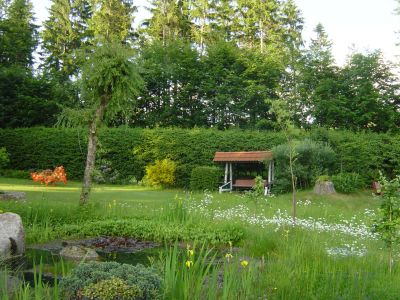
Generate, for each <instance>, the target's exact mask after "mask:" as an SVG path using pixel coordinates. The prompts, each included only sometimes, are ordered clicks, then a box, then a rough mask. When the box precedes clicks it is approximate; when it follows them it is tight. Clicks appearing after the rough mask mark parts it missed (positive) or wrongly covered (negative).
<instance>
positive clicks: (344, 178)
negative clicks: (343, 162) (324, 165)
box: [332, 173, 364, 194]
mask: <svg viewBox="0 0 400 300" xmlns="http://www.w3.org/2000/svg"><path fill="white" fill-rule="evenodd" d="M332 182H333V185H334V186H335V190H336V191H337V192H339V193H344V194H350V193H354V192H356V191H357V190H359V189H361V188H363V187H364V183H363V182H364V180H363V179H362V178H361V176H360V174H357V173H340V174H337V175H334V176H332Z"/></svg>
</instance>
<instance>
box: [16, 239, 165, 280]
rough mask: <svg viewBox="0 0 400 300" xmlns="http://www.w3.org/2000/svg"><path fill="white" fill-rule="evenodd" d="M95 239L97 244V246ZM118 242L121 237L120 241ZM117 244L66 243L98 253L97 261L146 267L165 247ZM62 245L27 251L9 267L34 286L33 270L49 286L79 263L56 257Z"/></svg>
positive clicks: (138, 243) (134, 243) (147, 244)
mask: <svg viewBox="0 0 400 300" xmlns="http://www.w3.org/2000/svg"><path fill="white" fill-rule="evenodd" d="M99 239H101V240H100V242H101V243H99ZM120 239H121V238H120ZM119 242H121V240H119V241H117V242H116V240H115V239H114V238H97V239H87V240H81V241H70V242H68V245H82V246H85V247H91V248H93V249H94V250H96V252H97V253H98V254H99V259H98V261H115V262H118V263H125V264H132V265H136V264H139V263H140V264H143V265H150V263H151V261H154V260H157V259H158V258H159V257H160V254H161V253H163V252H164V251H165V247H161V246H160V245H158V244H154V243H149V242H137V241H134V240H123V241H122V244H121V245H120V246H119ZM65 244H66V243H65V242H62V241H56V242H52V243H50V244H47V245H38V246H35V247H32V248H28V249H27V250H26V252H25V255H24V257H21V258H18V259H16V260H14V261H13V262H12V263H11V265H10V267H11V268H12V269H13V270H14V271H18V272H22V273H23V277H24V279H25V280H26V281H28V282H31V283H34V280H35V275H34V274H35V270H36V275H37V274H38V273H39V272H38V270H39V269H40V276H41V280H42V281H43V282H45V283H48V284H50V285H53V284H54V281H55V279H60V278H61V276H62V274H65V273H68V271H69V270H71V269H73V268H74V267H75V266H76V265H77V264H79V263H80V262H79V261H71V260H68V259H65V258H62V257H61V256H60V255H59V252H60V250H61V249H62V247H63V245H64V246H65Z"/></svg>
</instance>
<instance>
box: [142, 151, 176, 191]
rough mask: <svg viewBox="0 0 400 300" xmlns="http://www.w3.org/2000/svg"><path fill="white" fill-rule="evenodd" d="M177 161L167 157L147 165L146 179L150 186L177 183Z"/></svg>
mask: <svg viewBox="0 0 400 300" xmlns="http://www.w3.org/2000/svg"><path fill="white" fill-rule="evenodd" d="M175 171H176V163H175V162H173V161H172V160H170V159H168V158H166V159H163V160H156V161H155V162H154V164H151V165H148V166H146V176H145V177H144V181H145V183H146V184H149V185H150V186H172V185H173V184H174V183H175Z"/></svg>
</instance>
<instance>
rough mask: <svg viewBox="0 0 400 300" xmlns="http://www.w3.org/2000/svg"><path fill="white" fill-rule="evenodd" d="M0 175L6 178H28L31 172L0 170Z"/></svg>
mask: <svg viewBox="0 0 400 300" xmlns="http://www.w3.org/2000/svg"><path fill="white" fill-rule="evenodd" d="M1 175H2V176H4V177H7V178H18V179H30V178H31V172H29V171H25V170H11V169H4V170H1Z"/></svg>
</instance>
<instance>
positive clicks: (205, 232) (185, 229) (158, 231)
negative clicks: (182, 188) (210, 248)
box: [55, 219, 244, 245]
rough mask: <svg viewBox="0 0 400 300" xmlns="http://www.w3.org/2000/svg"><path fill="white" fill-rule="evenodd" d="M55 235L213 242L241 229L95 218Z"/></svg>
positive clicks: (224, 240)
mask: <svg viewBox="0 0 400 300" xmlns="http://www.w3.org/2000/svg"><path fill="white" fill-rule="evenodd" d="M55 232H56V236H57V235H59V236H66V237H68V236H69V237H85V236H102V235H103V236H131V237H135V238H138V239H142V240H152V241H158V242H161V241H169V242H173V241H177V240H178V241H193V240H197V241H202V242H207V243H209V244H213V245H219V244H224V243H228V241H232V242H237V241H240V240H241V239H242V238H243V235H244V232H243V228H241V227H240V226H238V225H233V224H232V225H229V224H221V226H218V227H216V226H212V225H211V224H205V223H185V224H184V225H183V226H182V224H181V223H178V222H160V221H159V220H158V221H157V220H140V219H129V220H127V219H121V220H99V221H93V222H86V223H84V224H81V225H78V224H72V225H68V226H59V227H57V228H55Z"/></svg>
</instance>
